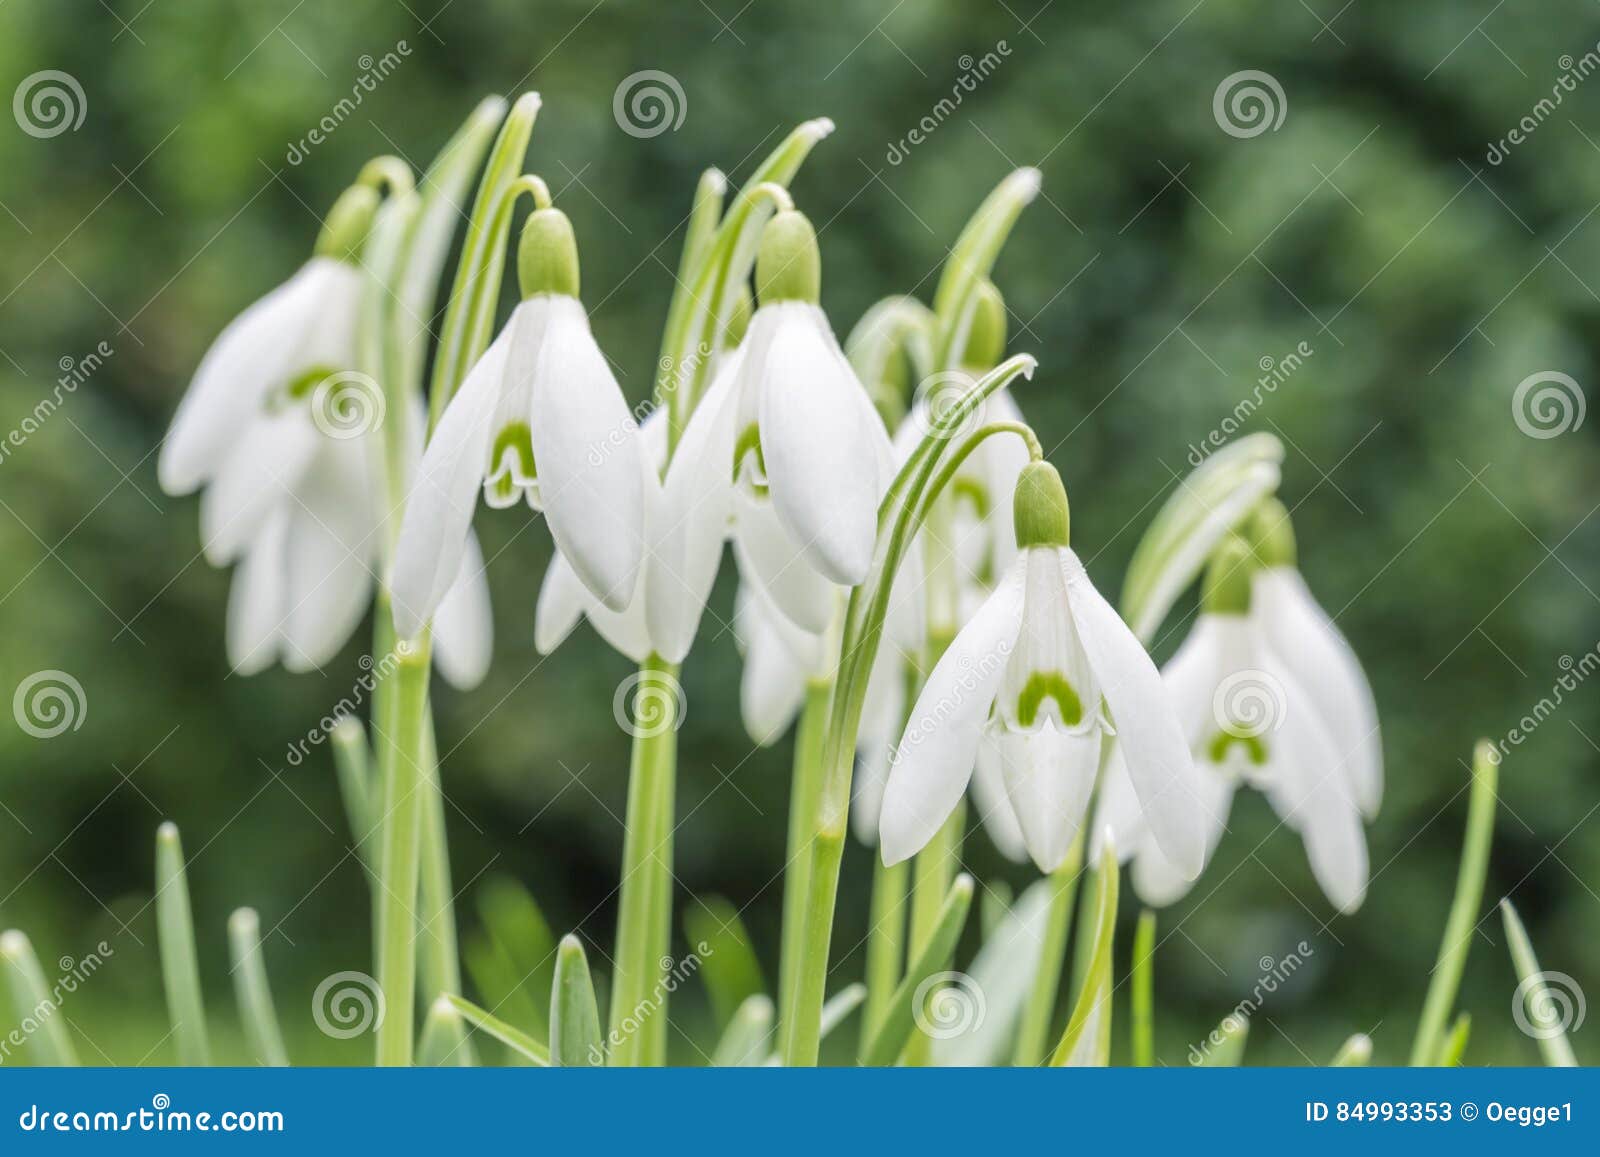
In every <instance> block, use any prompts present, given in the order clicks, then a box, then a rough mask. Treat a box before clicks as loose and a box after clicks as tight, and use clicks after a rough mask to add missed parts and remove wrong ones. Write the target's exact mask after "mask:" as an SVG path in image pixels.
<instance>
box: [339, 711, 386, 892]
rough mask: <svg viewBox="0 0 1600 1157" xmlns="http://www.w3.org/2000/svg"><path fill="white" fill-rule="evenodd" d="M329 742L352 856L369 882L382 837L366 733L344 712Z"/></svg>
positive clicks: (373, 878)
mask: <svg viewBox="0 0 1600 1157" xmlns="http://www.w3.org/2000/svg"><path fill="white" fill-rule="evenodd" d="M330 742H331V743H332V745H333V766H334V770H335V772H336V773H337V775H338V779H339V798H340V799H341V800H342V801H343V802H344V814H345V820H346V822H347V823H349V825H350V839H351V841H352V842H353V843H354V844H355V848H356V856H357V857H358V858H359V859H360V861H361V866H362V867H363V868H364V869H365V870H366V872H367V880H368V882H369V883H371V884H374V885H376V884H377V881H378V851H379V848H380V847H381V845H382V839H381V837H380V835H379V833H378V825H377V824H376V823H375V822H374V821H375V819H376V817H377V816H378V815H379V814H380V813H379V811H378V809H377V808H376V807H375V806H374V805H375V804H376V803H377V792H378V790H379V785H378V783H377V781H376V780H375V778H374V773H373V764H372V747H371V745H370V744H368V743H367V733H366V731H365V730H363V728H362V726H361V724H360V723H359V722H357V721H356V720H355V719H354V718H353V717H351V716H349V715H346V716H345V717H344V718H343V719H341V720H339V722H338V723H336V724H334V727H333V732H332V736H331V739H330Z"/></svg>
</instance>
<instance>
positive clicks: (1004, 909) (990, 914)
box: [978, 880, 1015, 940]
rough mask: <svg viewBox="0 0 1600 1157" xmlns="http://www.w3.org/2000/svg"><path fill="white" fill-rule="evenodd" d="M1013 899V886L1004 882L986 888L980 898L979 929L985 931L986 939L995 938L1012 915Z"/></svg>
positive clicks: (1000, 881) (998, 881)
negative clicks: (1007, 918) (996, 933)
mask: <svg viewBox="0 0 1600 1157" xmlns="http://www.w3.org/2000/svg"><path fill="white" fill-rule="evenodd" d="M1013 899H1015V897H1014V896H1013V895H1012V892H1011V885H1010V884H1008V883H1006V882H1005V881H1004V880H996V881H995V882H994V883H992V884H986V885H985V886H984V889H983V895H981V896H979V897H978V927H979V928H980V929H981V930H982V931H983V936H984V939H986V940H987V939H988V938H989V937H990V936H993V935H994V934H995V932H996V931H997V930H998V929H999V927H1000V926H1001V925H1002V924H1004V923H1005V920H1006V917H1007V916H1008V915H1010V913H1011V902H1012V900H1013Z"/></svg>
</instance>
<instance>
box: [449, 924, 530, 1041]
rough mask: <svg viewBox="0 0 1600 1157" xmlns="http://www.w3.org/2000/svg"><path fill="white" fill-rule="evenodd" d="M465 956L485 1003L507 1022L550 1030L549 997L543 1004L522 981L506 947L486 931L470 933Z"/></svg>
mask: <svg viewBox="0 0 1600 1157" xmlns="http://www.w3.org/2000/svg"><path fill="white" fill-rule="evenodd" d="M461 959H462V962H463V963H464V964H465V965H466V970H467V975H468V976H469V977H471V979H472V986H473V989H474V991H476V992H477V994H478V996H479V998H480V999H481V1000H482V1002H483V1004H485V1005H487V1006H488V1007H489V1008H492V1009H494V1010H495V1011H496V1012H497V1013H499V1014H500V1016H501V1018H502V1019H504V1020H505V1021H506V1022H507V1023H509V1024H512V1025H515V1026H516V1027H518V1028H520V1029H523V1030H524V1031H528V1032H531V1033H532V1034H533V1035H535V1036H537V1035H539V1034H541V1033H544V1032H545V1031H547V1029H546V1026H547V1021H548V1019H549V1015H550V1008H549V1003H548V1000H547V1001H546V1003H545V1004H544V1005H543V1006H542V1007H541V1006H539V1005H537V1004H536V1003H535V1002H534V1000H533V998H532V996H531V995H530V993H529V990H528V987H527V986H525V985H524V984H523V983H522V974H521V973H519V972H518V971H517V970H516V968H515V967H514V966H513V965H512V963H511V959H510V957H508V956H507V955H506V953H505V950H504V949H502V948H501V947H500V945H499V944H498V943H497V942H496V941H495V940H494V938H493V937H491V936H489V935H488V934H487V933H484V932H472V933H468V934H467V935H466V936H465V937H463V938H462V941H461Z"/></svg>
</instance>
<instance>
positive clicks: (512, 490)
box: [483, 422, 539, 510]
mask: <svg viewBox="0 0 1600 1157" xmlns="http://www.w3.org/2000/svg"><path fill="white" fill-rule="evenodd" d="M524 494H526V495H527V498H528V504H529V505H530V506H532V507H533V508H534V509H536V510H537V509H538V508H539V473H538V470H537V468H536V467H535V465H534V461H533V432H532V430H530V429H529V427H528V423H526V422H507V423H506V424H505V425H504V426H502V427H500V430H499V432H498V433H496V434H495V436H494V445H493V447H491V449H490V450H489V468H488V470H487V472H486V473H485V476H484V480H483V500H484V501H485V502H487V503H488V504H489V505H490V506H494V507H506V506H510V505H512V504H513V503H514V502H516V500H517V499H518V498H519V497H521V496H522V495H524Z"/></svg>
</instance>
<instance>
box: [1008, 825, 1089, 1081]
mask: <svg viewBox="0 0 1600 1157" xmlns="http://www.w3.org/2000/svg"><path fill="white" fill-rule="evenodd" d="M1082 875H1083V837H1082V836H1081V835H1080V836H1079V837H1078V838H1077V839H1076V840H1074V841H1073V842H1072V848H1071V850H1070V851H1068V852H1067V858H1066V859H1065V860H1063V861H1062V862H1061V865H1060V867H1058V868H1057V869H1056V870H1055V871H1054V872H1052V873H1051V874H1050V879H1049V888H1050V917H1049V920H1048V922H1047V923H1046V924H1045V928H1044V936H1043V938H1042V939H1041V940H1040V942H1039V953H1038V963H1037V965H1035V970H1034V974H1033V987H1032V990H1031V991H1030V992H1029V993H1028V1003H1027V1006H1026V1007H1025V1008H1024V1009H1023V1011H1022V1021H1021V1023H1020V1024H1019V1026H1018V1028H1017V1043H1016V1047H1015V1048H1014V1049H1013V1050H1012V1054H1011V1063H1012V1064H1013V1065H1017V1066H1020V1067H1024V1068H1031V1067H1032V1066H1034V1065H1037V1064H1038V1063H1039V1062H1040V1061H1041V1060H1043V1059H1044V1050H1045V1044H1046V1042H1047V1041H1048V1040H1049V1039H1050V1022H1051V1019H1052V1018H1053V1017H1054V1016H1055V1011H1056V997H1057V995H1058V994H1059V992H1060V990H1061V972H1062V968H1063V966H1064V964H1065V962H1066V955H1067V935H1068V933H1069V932H1070V931H1071V930H1072V912H1073V909H1074V908H1075V907H1076V906H1077V901H1078V881H1079V879H1080V878H1081V877H1082Z"/></svg>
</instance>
